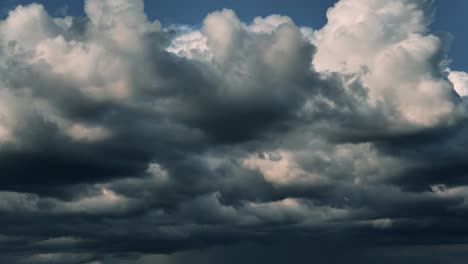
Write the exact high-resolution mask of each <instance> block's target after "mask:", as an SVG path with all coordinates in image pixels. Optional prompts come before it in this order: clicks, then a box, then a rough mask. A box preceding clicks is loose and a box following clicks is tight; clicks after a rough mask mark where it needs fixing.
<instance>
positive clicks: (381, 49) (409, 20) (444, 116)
mask: <svg viewBox="0 0 468 264" xmlns="http://www.w3.org/2000/svg"><path fill="white" fill-rule="evenodd" d="M429 5H430V3H429V2H428V1H419V0H416V1H375V0H365V1H340V2H338V3H337V4H336V5H335V6H334V7H333V8H331V9H330V10H329V11H328V12H327V18H328V23H327V25H326V26H325V27H324V28H322V29H321V30H319V31H318V32H317V33H316V40H315V42H314V44H315V45H316V46H317V54H316V55H315V57H314V60H313V65H314V68H315V69H317V70H318V71H336V72H343V73H357V74H360V75H361V80H362V83H363V85H364V86H365V87H366V88H367V91H368V96H369V98H368V102H369V103H370V104H372V105H376V106H377V105H386V106H389V107H390V108H391V109H392V111H398V113H399V115H401V118H402V119H403V120H402V121H407V122H408V123H409V124H410V125H415V126H422V127H431V126H434V125H437V124H440V123H447V122H448V123H451V122H453V120H454V119H456V118H458V116H459V115H460V111H463V110H460V109H459V107H458V105H457V104H456V103H455V102H454V100H453V86H452V84H451V83H450V82H449V81H448V80H447V79H446V78H444V77H443V71H444V70H445V67H446V66H447V65H446V64H447V61H446V57H445V53H444V51H445V48H446V47H445V46H446V45H447V44H446V43H445V40H444V39H442V38H440V37H438V36H435V35H432V34H430V33H429V28H428V26H429V24H430V22H431V20H432V17H431V13H428V12H429V11H428V10H429V9H428V8H427V6H429ZM388 114H389V115H391V113H388ZM397 121H398V120H397ZM400 121H401V120H400Z"/></svg>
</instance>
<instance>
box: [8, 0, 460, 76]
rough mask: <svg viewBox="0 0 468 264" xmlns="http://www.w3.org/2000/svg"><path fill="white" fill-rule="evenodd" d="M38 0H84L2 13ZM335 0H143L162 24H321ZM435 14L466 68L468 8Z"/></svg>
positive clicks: (455, 1) (75, 8) (450, 6)
mask: <svg viewBox="0 0 468 264" xmlns="http://www.w3.org/2000/svg"><path fill="white" fill-rule="evenodd" d="M32 2H38V3H41V4H43V5H44V6H45V7H46V9H47V10H48V11H49V12H50V13H51V14H53V15H57V16H59V15H61V14H63V13H64V12H66V13H67V14H69V15H73V16H77V15H78V16H79V15H82V14H83V5H84V4H83V2H84V1H83V0H40V1H33V0H7V1H6V2H4V3H3V4H0V7H1V10H2V11H3V13H4V14H5V13H6V12H7V10H9V9H11V8H12V7H14V6H16V5H18V4H28V3H32ZM335 2H336V0H320V1H304V0H288V1H286V0H251V1H236V0H217V1H214V0H200V1H192V0H172V1H160V0H157V1H148V0H146V1H145V11H146V13H147V14H148V16H149V17H150V18H152V19H158V20H160V21H161V22H163V23H164V24H166V25H167V24H190V25H197V24H199V23H201V22H202V20H203V19H204V18H205V16H206V15H207V14H208V13H209V12H212V11H215V10H219V9H222V8H230V9H233V10H235V11H236V13H237V15H238V16H239V17H240V19H241V20H243V21H250V20H252V18H254V17H256V16H266V15H270V14H281V15H287V16H290V17H291V18H293V20H294V21H295V22H296V24H298V25H301V26H309V27H313V28H320V27H322V26H323V25H324V24H325V23H326V10H327V9H328V8H329V7H331V6H333V4H334V3H335ZM436 7H437V14H436V17H435V21H434V24H433V25H432V29H433V30H434V31H444V32H450V33H451V34H452V35H453V37H454V41H453V43H452V47H451V50H450V53H449V54H450V57H451V58H452V60H453V61H452V64H451V68H453V69H455V70H463V71H468V54H467V53H466V51H465V49H466V48H465V47H467V46H468V35H467V31H466V26H465V25H466V24H467V22H468V18H467V16H466V15H464V14H463V12H466V10H468V1H465V0H452V1H446V0H445V1H444V0H436Z"/></svg>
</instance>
